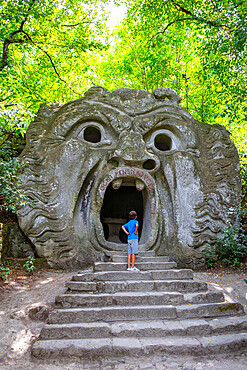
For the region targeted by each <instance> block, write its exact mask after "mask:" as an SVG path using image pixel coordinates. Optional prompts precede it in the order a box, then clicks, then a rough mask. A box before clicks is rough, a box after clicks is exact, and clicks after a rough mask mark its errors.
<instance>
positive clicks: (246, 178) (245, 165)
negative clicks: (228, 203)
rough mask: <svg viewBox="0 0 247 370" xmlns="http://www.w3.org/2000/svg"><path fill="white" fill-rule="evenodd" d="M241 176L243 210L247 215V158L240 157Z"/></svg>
mask: <svg viewBox="0 0 247 370" xmlns="http://www.w3.org/2000/svg"><path fill="white" fill-rule="evenodd" d="M240 174H241V184H242V208H243V210H244V211H245V213H247V158H246V156H245V157H244V156H240ZM245 219H247V217H245ZM246 224H247V222H246ZM246 226H247V225H246Z"/></svg>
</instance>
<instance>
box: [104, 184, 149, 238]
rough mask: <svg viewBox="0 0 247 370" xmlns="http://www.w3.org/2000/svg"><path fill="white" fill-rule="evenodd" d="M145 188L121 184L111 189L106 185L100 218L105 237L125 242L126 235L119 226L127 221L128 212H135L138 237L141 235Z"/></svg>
mask: <svg viewBox="0 0 247 370" xmlns="http://www.w3.org/2000/svg"><path fill="white" fill-rule="evenodd" d="M145 193H146V190H145V189H144V190H142V191H138V190H137V189H136V187H135V186H121V187H120V188H119V189H113V188H112V186H111V184H110V185H109V186H108V187H107V189H106V192H105V196H104V201H103V205H102V208H101V213H100V220H101V223H102V225H103V230H104V235H105V239H106V240H107V241H109V242H113V243H127V235H126V234H125V233H124V232H123V230H122V229H121V226H122V225H123V224H125V223H127V222H128V221H129V216H128V215H129V212H130V211H132V210H135V211H136V212H137V220H138V222H139V239H140V238H141V235H142V226H143V215H144V208H145V203H146V202H145V199H146V196H145V195H146V194H145Z"/></svg>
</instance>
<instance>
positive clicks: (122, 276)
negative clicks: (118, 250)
mask: <svg viewBox="0 0 247 370" xmlns="http://www.w3.org/2000/svg"><path fill="white" fill-rule="evenodd" d="M89 275H90V273H85V274H84V273H83V274H77V275H74V276H73V278H72V280H73V281H89V279H91V281H114V280H121V281H123V280H162V279H165V280H171V279H172V280H181V279H186V280H188V279H193V271H192V270H190V269H182V270H175V269H174V270H154V271H140V272H133V271H126V270H125V271H103V272H95V273H94V274H91V276H89Z"/></svg>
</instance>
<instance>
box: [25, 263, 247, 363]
mask: <svg viewBox="0 0 247 370" xmlns="http://www.w3.org/2000/svg"><path fill="white" fill-rule="evenodd" d="M156 261H157V263H158V261H159V257H156ZM112 264H113V265H115V263H114V262H112ZM106 266H108V268H109V263H106ZM109 270H111V268H109ZM172 272H174V273H177V272H179V273H180V272H185V274H186V273H189V274H190V273H191V270H188V269H186V270H163V271H162V270H161V271H157V270H150V271H146V272H142V273H137V274H135V273H130V275H129V274H128V273H127V272H126V271H125V272H118V271H117V272H113V271H108V274H109V275H111V277H110V280H104V279H105V278H107V273H106V272H104V273H102V272H95V273H85V272H83V273H82V274H78V275H75V276H74V277H73V279H74V280H73V281H71V282H70V284H72V285H69V286H70V288H72V289H73V284H74V285H75V286H76V288H75V289H74V291H73V290H72V291H69V292H67V293H65V294H62V295H60V296H57V298H56V309H54V310H53V311H52V313H51V314H50V316H49V319H48V324H47V325H45V327H44V328H43V330H42V332H41V336H40V340H39V341H38V342H37V343H35V345H34V347H33V352H32V353H33V355H34V356H38V357H42V356H46V357H52V356H64V357H68V356H76V357H81V356H82V354H84V355H85V356H89V357H95V358H99V357H100V358H102V356H104V354H106V355H107V356H108V354H109V356H110V358H109V361H113V360H114V358H115V357H116V358H119V356H126V357H129V356H135V357H139V356H145V355H149V354H152V353H154V354H159V353H160V354H162V356H164V354H166V355H167V354H176V355H177V354H181V355H183V354H190V355H205V354H211V353H220V352H227V351H228V352H229V351H235V350H236V351H241V350H244V349H245V348H246V346H247V334H246V330H247V315H244V309H243V306H242V305H241V304H239V303H235V302H227V301H225V298H224V295H223V294H222V293H221V292H218V291H217V290H212V291H210V290H208V291H206V290H207V285H206V284H201V283H198V282H195V281H193V276H192V277H191V279H190V280H173V281H171V280H167V278H169V274H171V273H172ZM156 273H159V274H160V279H161V280H159V281H157V280H153V279H154V276H155V274H156ZM89 276H90V278H89ZM129 276H141V277H142V278H149V279H150V280H142V279H141V280H128V277H129ZM78 277H79V278H82V279H83V277H85V278H86V279H88V281H76V280H75V279H76V278H78ZM114 277H115V278H118V279H121V280H119V281H116V280H114ZM99 278H100V280H98V279H99ZM94 279H96V281H97V283H96V290H94V291H91V292H87V291H86V289H85V285H86V284H88V285H89V287H92V286H91V284H92V283H94ZM80 284H83V285H82V286H81V288H82V289H81V290H80ZM77 289H78V290H77ZM211 289H212V288H211ZM178 290H179V292H178ZM192 292H193V293H192ZM91 350H92V353H91ZM87 352H90V353H88V354H87ZM102 364H103V362H102Z"/></svg>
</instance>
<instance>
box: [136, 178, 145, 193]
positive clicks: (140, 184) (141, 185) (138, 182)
mask: <svg viewBox="0 0 247 370" xmlns="http://www.w3.org/2000/svg"><path fill="white" fill-rule="evenodd" d="M144 187H145V185H144V183H143V182H142V181H141V180H136V189H137V190H139V191H142V190H143V189H144Z"/></svg>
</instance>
